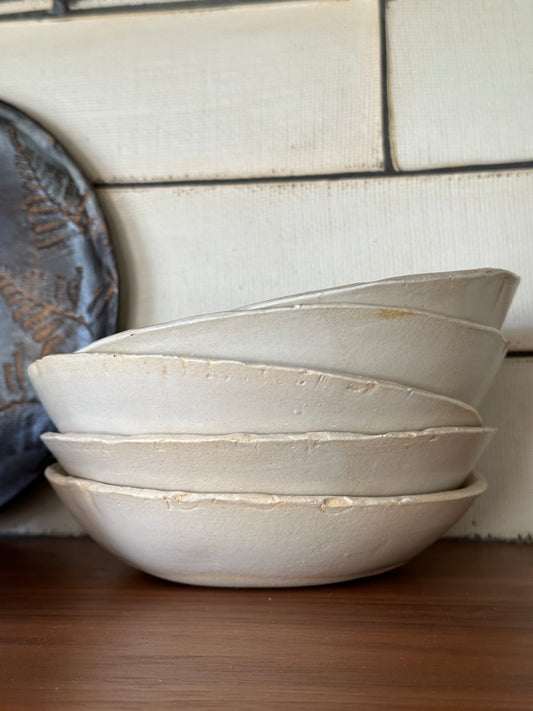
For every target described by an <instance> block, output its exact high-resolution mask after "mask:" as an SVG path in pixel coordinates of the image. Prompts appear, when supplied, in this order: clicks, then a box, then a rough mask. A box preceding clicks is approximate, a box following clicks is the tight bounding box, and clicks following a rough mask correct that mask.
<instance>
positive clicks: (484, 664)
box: [0, 538, 533, 711]
mask: <svg viewBox="0 0 533 711" xmlns="http://www.w3.org/2000/svg"><path fill="white" fill-rule="evenodd" d="M0 561H1V563H2V571H1V573H0V575H1V581H2V585H1V595H0V710H1V711H22V710H24V711H26V710H29V709H31V711H48V710H50V709H54V710H55V709H58V710H61V711H63V710H64V711H67V710H68V711H76V710H77V709H83V710H86V709H94V710H95V711H96V710H98V711H106V710H107V709H113V710H116V711H130V710H132V711H133V710H134V709H143V710H148V711H152V710H156V709H165V710H166V709H177V708H179V709H217V710H219V709H232V711H236V710H240V709H246V710H252V709H269V710H270V709H304V708H309V709H311V708H313V709H387V710H389V709H390V710H392V711H393V710H396V709H409V710H410V711H412V710H414V709H423V710H424V711H434V710H436V709H438V710H440V709H450V710H451V711H458V710H461V709H468V711H474V710H477V709H480V710H483V711H503V710H504V709H520V710H527V709H533V547H532V546H528V545H525V544H523V545H512V544H500V543H472V542H471V543H467V542H456V541H440V542H438V543H436V544H435V545H434V546H433V547H432V548H430V549H429V550H428V551H426V552H425V553H424V554H422V555H421V556H419V557H418V558H417V559H415V560H414V561H412V562H411V563H410V564H408V565H406V566H404V567H403V568H401V569H399V570H397V571H393V572H390V573H386V574H384V575H381V576H378V577H375V578H369V579H366V580H363V581H354V582H351V583H345V584H340V585H330V586H325V587H317V588H295V589H268V590H267V589H252V590H245V589H240V590H238V589H237V590H232V589H215V588H201V587H189V586H185V585H176V584H172V583H166V582H164V581H161V580H157V579H156V578H152V577H149V576H148V575H144V574H142V573H139V572H137V571H135V570H133V569H131V568H129V567H127V566H126V565H125V564H123V563H122V562H120V561H118V560H117V559H115V558H113V557H112V556H111V555H109V554H108V553H106V552H104V551H103V550H101V549H100V548H99V547H97V546H96V544H94V543H93V542H92V541H90V540H88V539H54V538H33V539H32V538H26V539H24V538H4V539H0Z"/></svg>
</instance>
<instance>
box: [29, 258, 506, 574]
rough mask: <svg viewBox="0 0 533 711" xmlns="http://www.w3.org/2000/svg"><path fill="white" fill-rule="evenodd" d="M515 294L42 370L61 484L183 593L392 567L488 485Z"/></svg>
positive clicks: (265, 326) (95, 351) (127, 352)
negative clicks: (481, 465) (487, 418)
mask: <svg viewBox="0 0 533 711" xmlns="http://www.w3.org/2000/svg"><path fill="white" fill-rule="evenodd" d="M517 284H518V278H517V277H516V276H515V275H513V274H510V273H509V272H505V271H502V270H496V269H483V270H473V271H463V272H449V273H444V274H425V275H415V276H407V277H399V278H396V279H387V280H384V281H380V282H374V283H368V284H357V285H350V286H344V287H340V288H335V289H328V290H326V291H317V292H310V293H306V294H299V295H296V296H290V297H285V298H281V299H278V300H276V301H271V302H264V303H261V304H255V305H253V306H249V307H246V308H243V309H239V310H236V311H229V312H223V313H218V314H214V315H210V316H201V317H198V318H191V319H185V320H181V321H176V322H173V323H166V324H161V325H157V326H152V327H149V328H143V329H139V330H132V331H126V332H123V333H119V334H117V335H114V336H111V337H109V338H105V339H103V340H100V341H97V342H95V343H93V344H91V345H90V346H88V347H86V348H84V349H83V350H82V351H79V352H77V353H74V354H69V355H53V356H48V357H46V358H43V359H41V360H39V361H37V362H35V363H34V364H33V365H32V366H31V368H30V376H31V379H32V382H33V384H34V386H35V389H36V391H37V393H38V395H39V396H40V398H41V400H42V402H43V404H44V406H45V407H46V409H47V410H48V413H49V414H50V416H51V418H52V419H53V421H54V422H55V424H56V426H57V428H58V430H59V433H48V434H46V435H44V436H43V438H44V440H45V442H46V444H47V445H48V446H49V448H50V449H51V450H52V452H53V453H54V455H55V456H56V457H57V459H58V461H59V464H57V465H54V466H53V467H51V468H50V469H49V470H48V472H47V476H48V478H49V480H50V482H51V483H52V485H53V486H54V487H55V489H56V491H57V492H58V494H59V496H60V497H61V498H62V500H63V501H64V502H65V504H66V505H67V506H68V507H69V508H70V510H71V511H72V512H73V513H74V515H75V516H76V517H77V518H78V520H79V521H80V522H81V524H82V525H83V526H84V527H85V528H86V530H87V531H88V532H89V533H90V534H91V535H92V536H93V537H94V538H95V539H96V540H97V541H99V542H100V543H101V544H102V545H103V546H105V547H107V548H108V549H109V550H111V551H112V552H114V553H116V554H117V555H119V556H121V557H122V558H124V559H125V560H126V561H128V562H129V563H131V564H132V565H134V566H136V567H138V568H140V569H142V570H145V571H147V572H149V573H152V574H154V575H157V576H160V577H162V578H167V579H169V580H175V581H179V582H185V583H194V584H205V585H238V586H288V585H313V584H322V583H330V582H337V581H341V580H347V579H351V578H356V577H361V576H367V575H371V574H375V573H378V572H381V571H385V570H388V569H390V568H394V567H396V566H398V565H401V564H402V563H404V562H406V561H407V560H408V559H410V558H411V557H412V556H413V555H415V554H417V553H418V552H419V551H421V550H422V549H424V548H425V547H427V546H428V545H429V544H431V543H432V542H433V541H434V540H436V539H437V538H438V537H439V536H440V535H442V533H444V532H445V531H446V530H447V529H448V528H449V527H450V526H452V525H453V523H455V521H457V520H458V519H459V518H460V517H461V515H462V514H463V513H464V512H465V511H466V509H467V508H468V507H469V506H470V504H471V503H472V502H473V500H474V499H475V498H476V497H477V496H478V495H479V494H480V493H481V492H482V491H483V490H484V488H485V483H484V481H483V480H482V479H481V477H480V476H479V475H477V474H475V473H474V472H473V469H474V466H475V463H476V461H477V459H478V457H479V456H480V454H481V452H482V450H483V449H484V447H485V446H486V444H487V443H488V441H489V439H490V438H491V436H492V434H493V431H492V430H491V429H490V428H486V427H482V423H481V420H480V418H479V415H478V413H477V412H476V410H475V409H474V408H475V407H476V406H477V404H478V403H479V401H480V400H481V398H482V397H483V396H484V394H485V392H486V391H487V389H488V387H489V385H490V383H491V381H492V379H493V378H494V376H495V374H496V372H497V370H498V368H499V367H500V364H501V362H502V360H503V358H504V356H505V346H506V344H505V340H504V338H503V337H502V335H501V333H500V331H499V330H498V329H499V328H500V327H501V324H502V322H503V320H504V318H505V314H506V313H507V310H508V308H509V306H510V303H511V300H512V298H513V295H514V292H515V289H516V287H517Z"/></svg>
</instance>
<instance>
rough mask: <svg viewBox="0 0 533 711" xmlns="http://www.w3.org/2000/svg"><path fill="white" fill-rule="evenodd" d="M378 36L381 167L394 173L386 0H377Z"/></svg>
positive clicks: (387, 171) (387, 172) (389, 172)
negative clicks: (381, 141)
mask: <svg viewBox="0 0 533 711" xmlns="http://www.w3.org/2000/svg"><path fill="white" fill-rule="evenodd" d="M379 38H380V69H381V132H382V140H383V167H384V171H383V172H384V173H385V174H386V175H394V174H395V173H396V171H395V170H394V164H393V161H392V151H391V137H390V119H389V115H390V114H389V73H388V55H387V0H379Z"/></svg>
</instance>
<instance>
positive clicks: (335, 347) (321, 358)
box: [81, 304, 506, 405]
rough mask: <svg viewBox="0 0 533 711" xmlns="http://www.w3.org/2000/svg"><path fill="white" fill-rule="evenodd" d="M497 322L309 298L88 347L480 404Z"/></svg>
mask: <svg viewBox="0 0 533 711" xmlns="http://www.w3.org/2000/svg"><path fill="white" fill-rule="evenodd" d="M505 348H506V344H505V339H504V338H503V337H502V335H501V333H500V332H499V331H497V330H496V329H494V328H489V327H487V326H479V325H477V324H472V323H469V322H468V321H458V320H455V319H450V318H448V317H446V316H439V315H437V314H430V313H427V312H424V311H413V310H409V309H391V308H386V307H382V306H359V305H346V304H318V305H317V304H308V305H304V306H287V307H279V308H273V309H263V310H259V311H230V312H224V313H219V314H212V315H210V316H202V317H198V318H194V319H185V320H180V321H174V322H171V323H166V324H160V325H157V326H149V327H148V328H142V329H138V330H131V331H124V332H123V333H119V334H115V335H113V336H109V337H108V338H103V339H101V340H99V341H95V342H94V343H92V344H90V345H89V346H86V347H85V348H83V349H82V351H81V352H84V353H97V352H98V353H130V354H133V353H136V354H143V355H147V354H154V355H155V354H158V355H180V356H192V357H201V358H229V359H232V360H233V359H235V360H241V361H246V362H255V363H257V362H260V363H271V364H274V365H284V366H291V367H305V368H314V369H316V370H325V371H328V372H339V373H348V374H355V375H358V376H364V377H368V378H381V379H383V380H392V381H394V382H397V383H404V384H405V385H410V386H412V387H416V388H422V389H424V390H429V391H431V392H435V393H439V394H441V395H446V396H448V397H453V398H457V399H458V400H462V401H463V402H467V403H469V404H471V405H476V404H477V403H478V402H479V401H480V400H481V398H482V397H483V395H485V393H486V391H487V390H488V388H489V386H490V384H491V383H492V380H493V378H494V376H495V375H496V372H497V371H498V368H499V367H500V365H501V362H502V360H503V358H504V356H505Z"/></svg>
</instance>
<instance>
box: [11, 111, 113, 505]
mask: <svg viewBox="0 0 533 711" xmlns="http://www.w3.org/2000/svg"><path fill="white" fill-rule="evenodd" d="M117 283H118V279H117V269H116V265H115V260H114V257H113V252H112V249H111V245H110V242H109V236H108V232H107V228H106V225H105V221H104V218H103V215H102V212H101V209H100V207H99V205H98V203H97V201H96V198H95V196H94V194H93V192H92V190H91V188H90V186H89V184H88V182H87V180H86V179H85V178H84V176H83V175H82V173H81V172H80V170H79V169H78V168H77V167H76V165H75V164H74V162H73V161H72V159H71V158H70V157H69V156H68V155H67V153H66V152H65V150H64V149H63V148H62V147H61V145H59V143H58V142H57V141H56V139H55V138H54V137H53V136H51V135H50V134H49V133H48V132H47V131H45V130H44V129H43V128H42V127H41V126H40V125H39V124H37V123H35V121H33V120H32V119H30V118H29V117H28V116H26V115H25V114H23V113H21V112H20V111H18V110H17V109H15V108H13V107H12V106H9V105H7V104H5V103H2V102H0V506H1V505H2V504H4V503H5V502H6V501H8V500H9V499H11V498H12V497H13V496H15V495H16V494H17V493H18V492H19V491H21V490H22V489H23V488H24V487H25V486H27V485H28V484H29V483H30V481H31V480H32V479H34V478H35V477H36V476H38V475H39V474H40V473H41V472H42V471H43V468H44V467H45V466H46V465H47V463H48V461H49V455H48V454H47V450H46V448H45V447H44V445H43V444H42V443H41V442H40V440H39V435H40V434H41V432H43V431H45V430H48V429H53V426H52V424H51V422H50V420H49V419H48V417H47V416H46V413H45V412H44V410H43V408H42V407H41V405H40V404H39V403H38V400H37V397H36V395H35V393H34V392H33V390H32V387H31V385H30V383H29V381H28V377H27V374H26V370H27V367H28V365H29V364H30V363H31V362H32V361H34V360H36V359H37V358H41V357H43V356H45V355H48V354H50V353H68V352H72V351H74V350H76V349H77V348H81V347H82V346H85V345H87V344H88V343H90V342H91V341H94V340H95V339H97V338H102V337H103V336H106V335H109V334H110V333H113V332H114V331H115V326H116V317H117V304H118V289H117Z"/></svg>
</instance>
